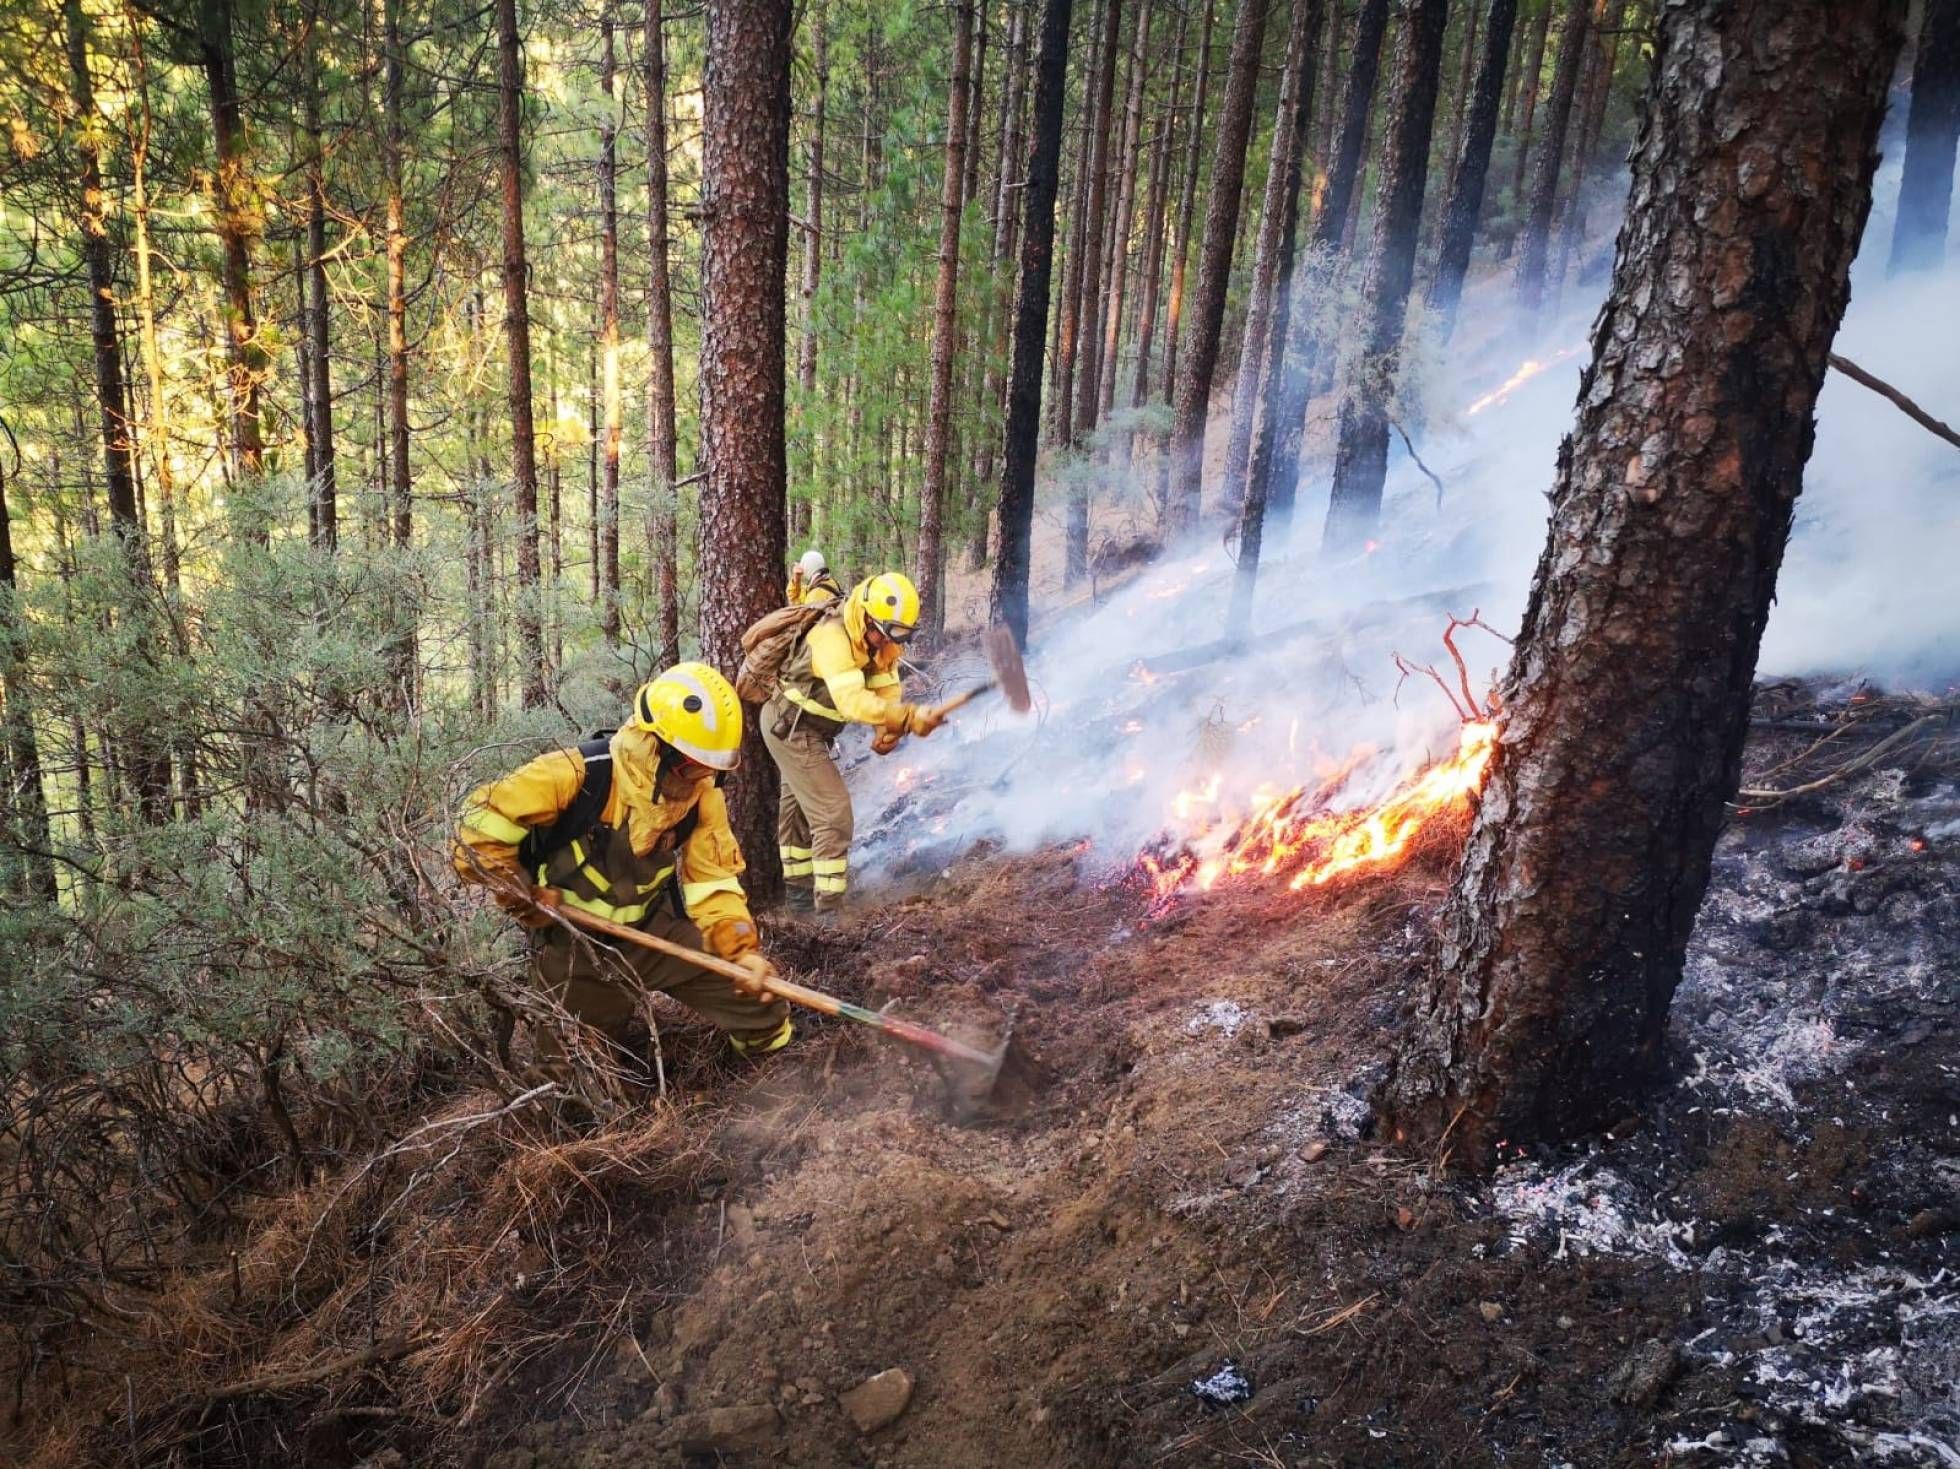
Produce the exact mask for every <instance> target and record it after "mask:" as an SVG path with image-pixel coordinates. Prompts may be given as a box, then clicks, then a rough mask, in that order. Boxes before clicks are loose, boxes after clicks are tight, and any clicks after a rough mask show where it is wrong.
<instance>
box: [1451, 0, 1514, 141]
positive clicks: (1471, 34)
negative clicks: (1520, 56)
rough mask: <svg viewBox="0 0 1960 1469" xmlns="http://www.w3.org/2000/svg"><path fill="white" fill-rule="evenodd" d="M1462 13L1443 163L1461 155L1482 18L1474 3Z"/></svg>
mask: <svg viewBox="0 0 1960 1469" xmlns="http://www.w3.org/2000/svg"><path fill="white" fill-rule="evenodd" d="M1515 8H1516V7H1515V5H1514V6H1513V9H1515ZM1463 13H1464V22H1463V24H1464V29H1463V62H1462V64H1461V65H1460V66H1459V67H1458V68H1457V74H1456V87H1455V95H1454V96H1453V97H1452V98H1451V99H1450V146H1449V151H1448V152H1447V153H1445V154H1444V155H1443V157H1444V159H1445V161H1454V160H1455V159H1457V158H1460V157H1462V155H1463V127H1464V121H1465V119H1466V118H1467V117H1468V116H1469V109H1470V90H1471V88H1470V79H1471V76H1472V75H1473V71H1472V68H1473V67H1475V65H1476V62H1477V29H1478V24H1477V23H1478V22H1479V21H1480V20H1481V19H1482V18H1483V17H1482V11H1481V9H1480V7H1479V6H1477V5H1476V4H1474V3H1472V4H1470V5H1467V6H1465V7H1463ZM1501 75H1502V73H1500V76H1501Z"/></svg>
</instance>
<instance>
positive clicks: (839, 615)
mask: <svg viewBox="0 0 1960 1469" xmlns="http://www.w3.org/2000/svg"><path fill="white" fill-rule="evenodd" d="M918 623H919V592H918V589H917V588H916V587H914V586H913V585H912V582H911V580H910V578H908V577H906V576H905V575H904V574H902V573H900V572H896V571H887V572H883V573H881V574H879V575H877V576H873V577H867V578H866V579H865V580H863V581H861V582H859V583H858V584H857V585H856V586H854V587H852V588H851V590H850V592H849V593H848V594H847V595H846V596H845V597H844V598H843V599H842V601H840V602H834V603H832V604H831V605H830V606H829V608H828V609H827V610H826V611H825V613H824V615H823V617H822V618H821V619H820V620H819V621H817V622H816V623H815V624H814V625H813V626H812V627H811V628H810V630H809V632H807V633H806V634H805V635H804V637H803V640H802V641H801V642H800V643H799V644H797V646H796V647H795V649H794V650H793V651H792V652H791V653H790V655H789V657H788V658H787V659H786V660H785V661H784V663H783V668H782V673H781V675H780V683H779V686H778V688H777V690H776V693H775V695H774V697H772V698H771V699H770V700H769V702H768V703H766V704H764V705H763V706H762V741H763V743H764V744H765V745H767V746H768V748H769V754H770V756H771V757H772V758H773V759H774V760H775V762H776V766H777V768H778V769H779V770H781V772H782V777H783V782H782V802H781V805H780V807H779V808H778V811H777V818H776V840H777V843H778V847H779V850H780V852H781V855H782V859H783V878H784V880H785V882H786V883H787V884H788V889H789V902H790V906H791V907H792V908H809V907H814V908H815V909H816V911H817V912H818V913H819V914H827V913H833V912H835V911H836V910H837V909H839V908H841V907H842V906H843V904H844V895H845V893H846V891H847V890H848V889H849V886H850V852H851V825H852V816H851V793H850V791H849V789H848V788H847V787H846V786H845V784H844V777H843V775H842V774H841V773H840V772H839V771H838V769H837V760H836V757H835V755H834V754H833V753H832V746H833V745H834V744H835V743H836V740H837V736H838V735H839V734H841V733H843V730H844V726H845V725H847V724H868V725H871V726H872V727H873V728H875V729H876V730H877V731H878V734H877V737H876V738H875V739H874V740H873V741H872V745H871V748H872V749H874V750H876V751H877V752H878V753H879V754H881V755H884V754H889V753H890V752H891V751H892V749H893V748H894V747H896V745H897V744H898V742H899V740H900V739H901V738H903V737H904V736H905V735H908V734H915V735H921V736H924V735H929V734H931V733H932V732H933V731H934V730H935V729H937V728H938V727H939V724H940V721H941V715H940V714H939V713H938V711H937V710H935V709H933V708H931V707H929V706H926V705H918V704H908V703H906V702H905V698H904V690H903V688H902V686H901V684H900V682H899V674H898V661H899V658H900V656H901V654H902V653H903V652H904V648H905V644H906V643H907V642H909V641H910V640H911V638H912V634H913V631H914V630H915V629H916V628H917V627H918Z"/></svg>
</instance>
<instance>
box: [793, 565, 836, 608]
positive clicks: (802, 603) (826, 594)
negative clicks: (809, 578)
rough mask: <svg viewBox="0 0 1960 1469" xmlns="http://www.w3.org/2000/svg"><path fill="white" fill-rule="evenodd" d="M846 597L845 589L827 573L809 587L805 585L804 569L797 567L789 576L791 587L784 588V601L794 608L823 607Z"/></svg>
mask: <svg viewBox="0 0 1960 1469" xmlns="http://www.w3.org/2000/svg"><path fill="white" fill-rule="evenodd" d="M843 595H844V589H843V588H842V587H840V586H838V585H837V580H836V578H835V577H833V576H832V575H831V574H830V573H829V572H827V571H826V572H825V573H824V574H823V575H822V576H820V577H818V578H817V579H816V580H815V581H813V582H811V583H810V584H809V585H808V586H805V585H804V584H803V568H802V567H800V566H799V567H797V568H796V570H794V571H792V572H791V573H790V574H789V585H788V586H787V587H786V588H784V593H783V600H784V601H785V602H787V603H789V605H790V606H792V607H821V606H823V604H824V603H826V602H835V601H836V600H837V599H838V598H839V597H841V596H843Z"/></svg>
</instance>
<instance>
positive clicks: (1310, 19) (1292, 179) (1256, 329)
mask: <svg viewBox="0 0 1960 1469" xmlns="http://www.w3.org/2000/svg"><path fill="white" fill-rule="evenodd" d="M1319 22H1320V16H1319V7H1318V6H1317V5H1316V4H1315V3H1314V0H1293V13H1292V17H1291V19H1290V21H1289V23H1288V25H1287V28H1286V70H1285V73H1284V76H1283V78H1282V80H1281V82H1280V92H1279V107H1278V110H1277V111H1276V112H1275V113H1274V115H1273V142H1272V154H1271V158H1270V161H1269V162H1268V163H1267V165H1266V191H1265V197H1264V198H1263V199H1262V200H1261V201H1260V205H1259V236H1258V242H1257V245H1256V247H1255V248H1254V251H1253V256H1252V282H1251V285H1250V288H1249V289H1248V291H1247V299H1246V308H1245V332H1244V336H1243V338H1242V339H1241V341H1240V343H1239V370H1238V373H1237V374H1236V377H1235V380H1234V382H1233V384H1232V420H1231V424H1230V426H1229V428H1228V430H1227V433H1226V438H1225V473H1224V484H1225V495H1224V501H1225V503H1224V507H1223V508H1224V510H1225V513H1226V515H1228V516H1230V517H1233V518H1237V516H1238V514H1239V510H1240V507H1241V506H1242V505H1243V504H1244V503H1245V479H1246V469H1247V467H1248V466H1249V465H1250V463H1251V460H1252V416H1253V411H1254V410H1255V409H1256V408H1257V407H1258V405H1259V401H1260V391H1261V388H1262V386H1263V384H1262V380H1261V378H1260V373H1261V372H1262V370H1263V369H1264V368H1265V365H1266V358H1267V353H1266V339H1267V336H1268V334H1269V329H1270V327H1271V325H1272V321H1273V283H1274V281H1275V280H1276V279H1277V278H1278V274H1279V269H1280V264H1279V256H1280V236H1281V234H1282V233H1283V232H1285V231H1286V230H1287V229H1289V228H1290V227H1291V222H1292V219H1293V217H1294V211H1295V207H1296V206H1295V202H1294V199H1293V194H1292V192H1290V191H1297V189H1298V187H1299V182H1300V167H1299V164H1298V162H1297V161H1296V160H1295V159H1294V158H1293V157H1292V156H1291V154H1290V153H1289V151H1288V150H1289V149H1291V148H1292V147H1293V141H1294V130H1293V115H1294V112H1295V109H1296V108H1297V107H1298V105H1299V100H1300V96H1301V93H1302V92H1309V91H1311V88H1312V83H1311V82H1310V80H1309V71H1310V68H1311V67H1312V66H1313V63H1314V57H1313V54H1312V53H1311V52H1310V51H1307V50H1305V49H1303V48H1305V47H1306V46H1307V45H1308V41H1309V32H1310V31H1311V29H1312V28H1313V27H1315V26H1317V25H1318V24H1319Z"/></svg>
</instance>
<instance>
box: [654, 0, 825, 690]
mask: <svg viewBox="0 0 1960 1469" xmlns="http://www.w3.org/2000/svg"><path fill="white" fill-rule="evenodd" d="M660 12H661V0H647V7H646V57H645V60H646V89H647V260H648V275H647V473H648V475H649V477H650V478H651V480H652V483H651V485H650V486H649V489H650V492H651V493H650V494H649V497H648V512H647V513H648V515H649V516H650V517H651V518H652V522H653V525H652V535H651V539H652V542H653V561H654V577H655V580H656V581H657V583H658V586H659V591H658V600H659V604H660V606H659V613H658V615H659V618H660V666H661V667H663V668H666V667H669V666H671V665H673V664H675V663H678V662H679V661H680V656H681V607H680V541H681V536H680V499H679V492H678V491H677V490H676V489H675V488H674V481H675V479H676V478H677V457H678V451H677V449H676V437H675V435H676V430H675V427H674V296H673V287H672V285H671V284H670V282H669V280H668V276H667V43H666V38H665V37H664V36H663V35H662V33H661V13H660ZM817 27H818V28H817V36H818V47H817V56H818V68H817V69H818V72H819V73H820V75H821V76H822V77H823V79H824V81H826V82H827V81H828V79H829V72H828V70H827V69H826V68H825V66H824V61H823V44H822V36H823V10H822V5H821V0H819V6H818V10H817ZM818 95H819V97H821V96H822V92H821V91H819V93H818ZM811 172H812V179H813V182H812V184H811V186H810V189H811V194H810V197H811V201H812V202H811V220H812V222H813V223H818V222H820V221H821V219H822V216H823V207H822V205H823V195H822V193H821V190H822V187H823V184H822V178H823V109H822V104H821V102H819V104H818V110H817V152H816V154H815V156H814V158H813V159H812V162H811ZM806 271H807V272H808V273H807V274H806V275H805V276H804V278H803V279H804V293H805V299H806V300H808V299H809V298H810V297H811V296H812V295H814V294H815V292H816V278H815V267H814V261H812V262H811V263H810V264H809V265H807V266H806ZM805 321H806V326H805V335H804V339H803V352H804V359H803V373H804V384H805V386H806V387H808V386H810V385H812V384H814V383H815V381H816V373H817V342H816V334H815V330H814V328H813V327H811V326H809V325H808V324H807V323H808V318H807V317H806V318H805Z"/></svg>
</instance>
